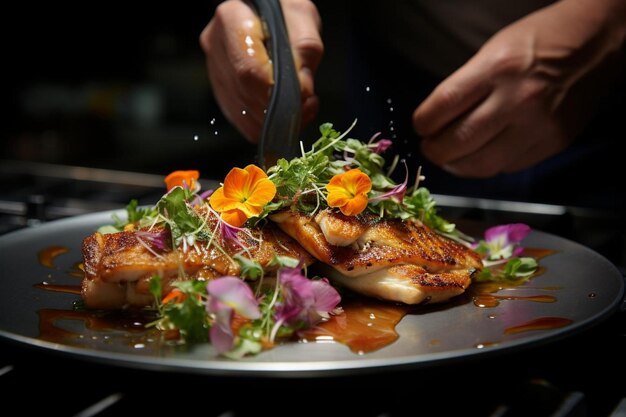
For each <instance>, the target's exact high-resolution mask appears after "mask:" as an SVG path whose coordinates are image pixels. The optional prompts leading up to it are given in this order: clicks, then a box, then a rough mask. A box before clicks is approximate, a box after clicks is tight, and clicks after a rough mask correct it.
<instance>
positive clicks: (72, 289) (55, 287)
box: [34, 281, 80, 294]
mask: <svg viewBox="0 0 626 417" xmlns="http://www.w3.org/2000/svg"><path fill="white" fill-rule="evenodd" d="M34 287H35V288H40V289H42V290H47V291H54V292H63V293H67V294H80V285H63V284H51V283H49V282H46V281H44V282H42V283H39V284H35V285H34Z"/></svg>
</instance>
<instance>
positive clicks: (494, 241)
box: [474, 223, 530, 261]
mask: <svg viewBox="0 0 626 417" xmlns="http://www.w3.org/2000/svg"><path fill="white" fill-rule="evenodd" d="M528 233H530V227H529V226H528V225H526V224H523V223H513V224H503V225H499V226H494V227H491V228H489V229H487V230H486V231H485V239H484V240H481V241H480V242H479V243H478V244H477V245H476V247H475V248H474V250H475V251H476V252H478V253H480V254H481V255H483V257H484V258H485V259H487V260H489V261H497V260H501V259H509V258H511V257H515V256H519V255H521V254H522V253H523V252H524V248H522V247H521V246H520V242H521V241H522V239H524V238H525V237H526V236H527V235H528Z"/></svg>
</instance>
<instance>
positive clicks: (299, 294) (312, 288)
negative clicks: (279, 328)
mask: <svg viewBox="0 0 626 417" xmlns="http://www.w3.org/2000/svg"><path fill="white" fill-rule="evenodd" d="M300 271H301V268H299V267H296V268H287V267H283V268H281V269H280V271H279V272H278V279H279V282H280V285H281V290H282V294H283V302H282V303H280V304H278V305H277V309H276V321H277V322H278V323H289V324H293V323H296V322H297V321H299V320H302V321H304V322H305V323H306V324H307V325H309V326H311V325H313V324H315V323H317V322H318V321H320V320H321V319H323V318H328V317H329V314H330V312H331V311H333V310H334V309H335V307H337V304H339V302H340V301H341V297H340V296H339V293H338V292H337V290H335V289H334V288H333V287H332V286H331V285H330V284H329V283H328V280H327V279H325V278H324V279H320V280H311V279H308V278H307V277H305V276H303V275H302V274H301V272H300Z"/></svg>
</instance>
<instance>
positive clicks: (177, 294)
mask: <svg viewBox="0 0 626 417" xmlns="http://www.w3.org/2000/svg"><path fill="white" fill-rule="evenodd" d="M185 298H187V296H186V295H185V293H184V292H182V291H181V290H172V291H170V293H169V294H167V295H166V296H165V297H163V301H161V304H167V303H169V302H170V301H173V302H174V303H176V304H179V303H182V302H183V301H185Z"/></svg>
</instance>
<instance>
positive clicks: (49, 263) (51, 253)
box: [38, 246, 69, 268]
mask: <svg viewBox="0 0 626 417" xmlns="http://www.w3.org/2000/svg"><path fill="white" fill-rule="evenodd" d="M68 251H69V249H68V248H66V247H65V246H50V247H48V248H45V249H42V250H41V251H39V255H38V257H39V263H40V264H41V265H43V266H46V267H48V268H54V259H55V258H56V257H57V256H59V255H62V254H64V253H66V252H68Z"/></svg>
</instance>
